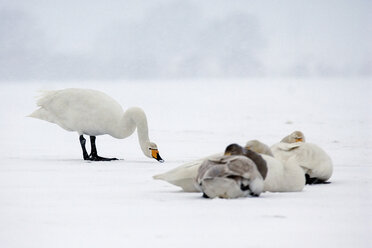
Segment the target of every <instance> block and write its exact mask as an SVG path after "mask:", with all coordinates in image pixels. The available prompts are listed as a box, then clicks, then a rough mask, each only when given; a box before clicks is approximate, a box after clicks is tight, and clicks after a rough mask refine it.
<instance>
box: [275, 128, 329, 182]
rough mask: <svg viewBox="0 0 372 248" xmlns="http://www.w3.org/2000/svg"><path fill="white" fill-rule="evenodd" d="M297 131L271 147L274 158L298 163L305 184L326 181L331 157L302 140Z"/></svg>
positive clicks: (303, 138)
mask: <svg viewBox="0 0 372 248" xmlns="http://www.w3.org/2000/svg"><path fill="white" fill-rule="evenodd" d="M298 133H301V132H299V131H296V132H294V133H292V134H290V135H289V136H287V137H285V138H284V139H283V140H282V141H281V142H279V143H277V144H275V145H273V146H272V147H271V150H272V152H273V154H274V156H275V158H277V159H279V160H280V161H282V162H283V163H294V164H298V165H299V166H300V167H301V168H302V169H303V170H304V172H305V174H306V184H316V183H326V181H327V180H328V179H329V178H331V176H332V172H333V164H332V160H331V158H330V157H329V156H328V154H327V153H326V152H325V151H324V150H323V149H322V148H320V147H319V146H317V145H315V144H312V143H307V142H304V141H305V137H304V135H303V134H302V133H301V135H300V136H298ZM295 136H297V138H295ZM301 136H302V137H301Z"/></svg>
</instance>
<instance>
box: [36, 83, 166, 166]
mask: <svg viewBox="0 0 372 248" xmlns="http://www.w3.org/2000/svg"><path fill="white" fill-rule="evenodd" d="M37 105H38V106H39V107H40V108H39V109H37V110H36V111H34V112H33V113H32V114H30V115H29V117H33V118H38V119H41V120H45V121H49V122H52V123H55V124H57V125H59V126H60V127H62V128H63V129H65V130H67V131H75V132H77V133H78V134H79V140H80V144H81V148H82V150H83V158H84V160H94V161H109V160H116V158H103V157H100V156H98V154H97V148H96V144H95V140H96V136H97V135H103V134H108V135H111V136H112V137H114V138H117V139H123V138H126V137H128V136H130V135H131V134H133V133H134V131H135V130H136V128H137V133H138V140H139V143H140V146H141V149H142V152H143V153H144V154H145V156H147V157H149V158H155V159H156V160H158V161H159V162H163V160H162V158H161V157H160V155H159V152H158V148H157V145H156V144H155V143H153V142H150V140H149V136H148V126H147V119H146V115H145V113H144V112H143V110H142V109H140V108H137V107H133V108H129V109H128V110H127V111H125V112H124V111H123V109H122V107H121V106H120V104H119V103H118V102H116V101H115V100H114V99H113V98H111V97H109V96H108V95H106V94H105V93H103V92H100V91H96V90H90V89H63V90H56V91H46V92H44V94H43V95H42V96H41V97H40V98H39V100H38V101H37ZM84 134H85V135H89V136H90V141H91V153H90V155H88V153H87V150H86V148H85V143H86V140H85V138H84V136H83V135H84Z"/></svg>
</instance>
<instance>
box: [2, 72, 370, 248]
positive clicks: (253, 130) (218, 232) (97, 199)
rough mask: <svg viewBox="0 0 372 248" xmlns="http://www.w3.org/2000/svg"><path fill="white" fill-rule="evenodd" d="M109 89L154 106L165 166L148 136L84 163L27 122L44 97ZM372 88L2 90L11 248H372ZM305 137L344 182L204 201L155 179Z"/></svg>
mask: <svg viewBox="0 0 372 248" xmlns="http://www.w3.org/2000/svg"><path fill="white" fill-rule="evenodd" d="M67 87H85V88H95V89H99V90H103V91H104V92H106V93H108V94H109V95H111V96H113V97H114V98H115V99H117V100H118V101H119V102H120V103H121V104H122V106H123V108H127V107H129V106H140V107H142V108H143V109H145V111H146V113H147V117H148V121H149V126H150V138H151V140H152V141H155V142H156V143H157V144H158V147H159V151H160V154H161V156H162V157H163V158H164V159H165V161H166V162H165V163H163V164H160V163H158V162H157V161H155V160H150V159H148V158H146V157H145V156H144V155H143V154H142V153H141V150H140V149H139V145H138V141H137V137H136V134H134V135H133V136H131V137H130V138H127V139H124V140H117V139H114V138H111V137H109V136H100V137H98V138H97V148H98V153H99V154H100V155H102V156H116V157H118V158H121V159H122V160H119V161H113V162H85V161H83V160H82V154H81V149H80V144H79V141H78V136H77V134H76V133H70V132H66V131H65V130H63V129H61V128H60V127H58V126H57V125H54V124H51V123H47V122H43V121H40V120H36V119H32V118H27V117H25V116H26V115H28V114H29V113H31V112H32V111H33V110H34V109H35V108H36V105H35V98H34V97H35V96H36V95H37V94H38V93H37V91H38V90H43V89H58V88H67ZM371 99H372V82H371V80H370V79H344V80H330V79H321V80H320V79H319V80H318V79H312V80H296V79H288V80H285V79H280V80H273V79H247V80H225V81H222V80H209V81H203V80H199V81H182V82H177V81H174V82H171V81H166V82H162V81H157V82H114V83H108V82H83V83H82V82H75V83H73V82H69V83H61V82H59V83H53V84H51V83H50V82H34V83H12V84H11V83H9V84H7V83H3V84H0V127H1V136H0V159H1V160H0V161H1V162H0V247H4V248H26V247H27V248H30V247H35V248H43V247H47V248H50V247H53V248H54V247H63V248H65V247H69V248H75V247H76V248H82V247H89V248H92V247H188V248H189V247H202V246H203V247H371V244H372V236H371V234H372V211H371V209H372V157H371V156H372V155H371V152H372V132H371V130H372V107H371V106H372V100H371ZM294 130H301V131H303V132H304V133H305V136H306V138H307V141H308V142H312V143H316V144H318V145H319V146H321V147H322V148H324V149H325V150H326V151H327V152H328V153H329V155H330V156H331V158H332V159H333V162H334V174H333V177H332V178H331V181H332V183H331V184H328V185H316V186H306V187H305V189H304V191H303V192H300V193H264V194H262V195H261V196H260V197H258V198H240V199H234V200H223V199H213V200H210V199H204V198H202V197H201V194H200V193H184V192H181V191H180V190H179V189H178V188H177V187H175V186H172V185H170V184H167V183H165V182H163V181H155V180H153V179H152V175H154V174H157V173H160V172H164V171H167V170H169V169H171V168H174V167H176V166H178V165H180V164H182V163H184V162H188V161H191V160H193V159H197V158H200V157H203V156H207V155H209V154H213V153H216V152H219V151H223V149H224V148H225V146H226V145H228V144H230V143H233V142H236V143H240V144H244V143H245V142H246V141H248V140H250V139H259V140H261V141H263V142H265V143H267V144H269V145H271V144H273V143H275V142H277V141H279V140H280V139H281V138H282V137H284V136H285V135H287V134H289V133H291V132H292V131H294Z"/></svg>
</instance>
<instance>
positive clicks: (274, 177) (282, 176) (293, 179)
mask: <svg viewBox="0 0 372 248" xmlns="http://www.w3.org/2000/svg"><path fill="white" fill-rule="evenodd" d="M247 146H248V147H249V149H251V150H253V151H256V152H257V151H259V150H261V149H262V147H268V146H267V145H265V144H263V143H262V142H260V141H258V140H255V141H254V142H252V141H248V142H247ZM247 146H246V147H247ZM260 155H261V156H262V158H263V159H264V160H265V161H266V164H267V168H268V172H267V176H266V179H265V181H264V183H265V187H264V190H265V191H270V192H297V191H301V190H302V189H303V188H304V186H305V173H304V171H303V170H302V169H301V167H299V166H298V165H297V164H296V163H285V162H281V161H280V160H278V159H276V158H275V157H273V156H270V155H267V154H260Z"/></svg>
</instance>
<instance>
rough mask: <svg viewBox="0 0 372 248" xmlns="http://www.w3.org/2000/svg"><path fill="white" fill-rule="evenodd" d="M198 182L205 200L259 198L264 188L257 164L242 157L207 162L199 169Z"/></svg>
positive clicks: (222, 157) (236, 156)
mask: <svg viewBox="0 0 372 248" xmlns="http://www.w3.org/2000/svg"><path fill="white" fill-rule="evenodd" d="M196 182H197V185H198V187H199V188H200V190H201V191H202V192H203V196H204V197H205V198H215V197H219V198H237V197H244V196H248V195H251V196H259V195H260V194H261V193H262V191H263V186H264V183H263V178H262V176H261V174H260V173H259V171H258V170H257V167H256V164H255V163H254V162H253V161H252V160H251V159H249V158H247V157H246V156H242V155H224V156H220V157H218V158H214V159H207V160H205V161H204V162H203V163H202V164H201V166H200V167H199V170H198V175H197V178H196Z"/></svg>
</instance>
